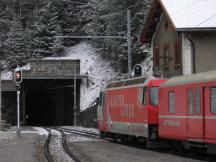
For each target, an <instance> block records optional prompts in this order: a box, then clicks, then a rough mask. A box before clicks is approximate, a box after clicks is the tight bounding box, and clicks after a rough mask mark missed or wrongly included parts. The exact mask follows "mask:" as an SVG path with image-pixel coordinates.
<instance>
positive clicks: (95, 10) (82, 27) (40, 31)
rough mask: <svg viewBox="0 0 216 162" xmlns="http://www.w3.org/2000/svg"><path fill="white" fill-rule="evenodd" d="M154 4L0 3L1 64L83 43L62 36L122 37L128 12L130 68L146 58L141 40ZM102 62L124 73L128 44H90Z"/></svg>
mask: <svg viewBox="0 0 216 162" xmlns="http://www.w3.org/2000/svg"><path fill="white" fill-rule="evenodd" d="M151 1H152V0H30V1H29V0H0V59H1V60H5V61H6V66H5V68H7V69H13V68H14V67H15V66H16V65H17V64H21V65H24V64H26V62H27V61H28V59H40V58H43V57H47V56H53V57H57V56H61V55H62V54H63V53H64V49H65V48H67V47H70V46H73V45H75V44H77V43H79V42H81V41H83V39H71V38H65V37H64V36H86V35H92V36H110V35H112V36H126V35H127V10H130V11H131V29H132V31H131V33H132V58H133V64H136V63H137V62H138V61H140V60H141V59H144V58H145V57H146V52H143V49H141V48H140V43H139V36H140V33H141V31H142V28H143V25H144V23H145V18H146V16H147V14H148V10H149V8H150V6H151V3H152V2H151ZM87 41H89V42H90V43H91V44H93V45H94V46H95V47H96V49H97V51H98V52H99V53H100V54H101V56H102V58H104V59H109V60H111V62H112V63H113V67H114V68H115V69H118V70H120V71H122V72H125V71H127V40H125V39H88V40H87Z"/></svg>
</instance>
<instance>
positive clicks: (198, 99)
mask: <svg viewBox="0 0 216 162" xmlns="http://www.w3.org/2000/svg"><path fill="white" fill-rule="evenodd" d="M195 95H196V96H195V99H196V102H195V103H196V113H197V114H200V113H201V89H200V88H196V91H195Z"/></svg>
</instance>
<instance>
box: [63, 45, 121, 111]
mask: <svg viewBox="0 0 216 162" xmlns="http://www.w3.org/2000/svg"><path fill="white" fill-rule="evenodd" d="M66 57H68V58H71V59H80V63H81V65H80V66H81V67H80V70H81V71H80V73H81V74H88V75H89V78H88V79H89V80H88V82H89V86H86V84H85V83H83V84H82V85H81V98H80V101H81V103H80V109H81V110H85V109H86V108H88V107H89V106H90V105H91V103H92V102H94V101H95V99H96V98H97V97H98V96H99V92H100V89H101V88H104V87H105V85H106V84H107V81H108V80H111V79H113V78H115V77H116V76H117V72H115V71H114V70H113V68H112V67H111V64H110V62H108V61H105V60H103V59H102V58H101V57H100V55H99V54H98V53H97V52H96V49H95V48H93V47H92V46H91V45H90V44H89V43H87V42H81V43H80V44H78V45H76V46H73V47H71V48H68V49H67V50H66Z"/></svg>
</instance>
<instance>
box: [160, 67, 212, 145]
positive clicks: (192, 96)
mask: <svg viewBox="0 0 216 162" xmlns="http://www.w3.org/2000/svg"><path fill="white" fill-rule="evenodd" d="M215 122H216V71H210V72H204V73H199V74H193V75H186V76H180V77H174V78H171V79H169V80H168V81H166V82H165V83H163V84H162V85H161V87H160V90H159V137H161V138H165V139H171V140H177V141H182V142H184V143H187V144H189V146H190V147H200V148H207V147H208V146H211V145H210V144H213V145H214V144H216V124H215Z"/></svg>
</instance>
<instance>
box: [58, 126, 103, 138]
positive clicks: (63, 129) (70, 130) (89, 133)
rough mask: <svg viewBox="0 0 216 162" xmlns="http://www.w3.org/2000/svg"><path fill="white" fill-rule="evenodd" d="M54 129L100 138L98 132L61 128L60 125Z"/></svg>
mask: <svg viewBox="0 0 216 162" xmlns="http://www.w3.org/2000/svg"><path fill="white" fill-rule="evenodd" d="M56 129H57V130H59V131H62V132H67V133H71V134H76V135H80V136H85V137H89V138H96V139H99V138H100V134H98V133H93V132H88V131H81V130H74V129H68V128H62V127H56Z"/></svg>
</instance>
